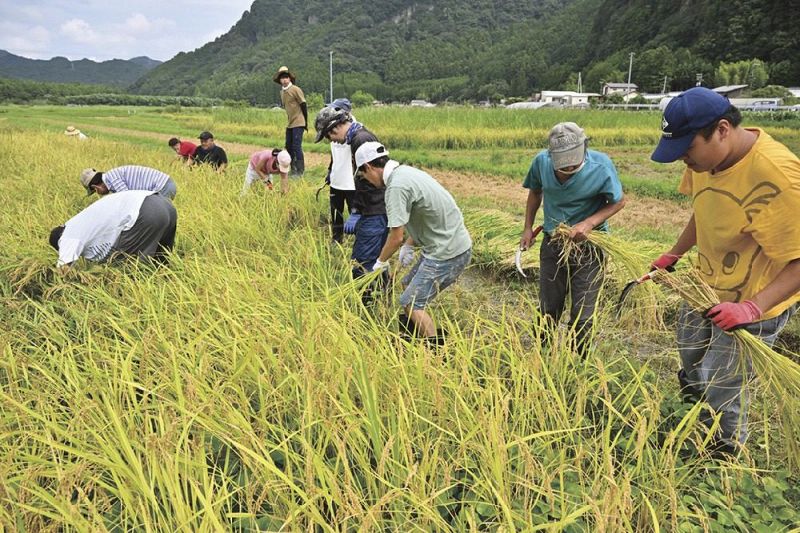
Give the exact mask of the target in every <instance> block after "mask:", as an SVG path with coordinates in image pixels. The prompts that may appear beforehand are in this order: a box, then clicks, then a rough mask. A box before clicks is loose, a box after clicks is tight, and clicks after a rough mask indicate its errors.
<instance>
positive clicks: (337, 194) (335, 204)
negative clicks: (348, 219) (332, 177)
mask: <svg viewBox="0 0 800 533" xmlns="http://www.w3.org/2000/svg"><path fill="white" fill-rule="evenodd" d="M355 196H356V191H343V190H342V189H334V188H333V187H331V193H330V199H331V233H332V234H333V240H334V241H336V242H342V236H343V235H344V204H345V203H347V212H348V213H349V212H350V210H351V209H352V208H353V199H354V198H355Z"/></svg>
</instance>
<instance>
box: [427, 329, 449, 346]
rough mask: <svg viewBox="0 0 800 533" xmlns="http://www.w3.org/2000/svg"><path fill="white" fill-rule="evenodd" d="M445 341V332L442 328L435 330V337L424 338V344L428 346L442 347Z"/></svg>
mask: <svg viewBox="0 0 800 533" xmlns="http://www.w3.org/2000/svg"><path fill="white" fill-rule="evenodd" d="M446 340H447V331H446V330H445V329H444V328H437V329H436V335H433V336H431V337H425V342H427V343H428V346H444V343H445V341H446Z"/></svg>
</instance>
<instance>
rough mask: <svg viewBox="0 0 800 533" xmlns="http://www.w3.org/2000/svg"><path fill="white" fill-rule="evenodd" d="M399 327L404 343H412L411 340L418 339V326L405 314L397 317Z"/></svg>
mask: <svg viewBox="0 0 800 533" xmlns="http://www.w3.org/2000/svg"><path fill="white" fill-rule="evenodd" d="M397 325H398V330H399V331H398V332H399V333H400V338H401V339H403V340H404V341H408V342H411V340H412V339H413V338H414V337H416V335H417V326H416V324H414V322H413V321H412V320H411V317H409V316H408V315H407V314H405V313H400V314H399V315H398V317H397Z"/></svg>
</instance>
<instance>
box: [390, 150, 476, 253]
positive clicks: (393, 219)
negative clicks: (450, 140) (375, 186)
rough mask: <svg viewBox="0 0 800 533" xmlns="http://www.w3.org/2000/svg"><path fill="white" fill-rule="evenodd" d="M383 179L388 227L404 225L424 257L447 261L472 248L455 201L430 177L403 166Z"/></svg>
mask: <svg viewBox="0 0 800 533" xmlns="http://www.w3.org/2000/svg"><path fill="white" fill-rule="evenodd" d="M383 179H384V183H385V184H386V195H385V199H386V216H387V218H388V226H389V227H390V228H397V227H400V226H405V227H406V230H407V231H408V233H409V235H411V237H412V238H413V239H414V243H415V244H418V245H419V246H421V247H422V255H423V256H425V257H426V258H428V259H433V260H435V261H446V260H447V259H452V258H454V257H456V256H457V255H461V254H462V253H464V252H466V251H467V250H469V249H470V248H472V239H471V238H470V236H469V232H468V231H467V227H466V226H465V225H464V217H463V216H462V215H461V210H460V209H459V208H458V206H457V205H456V201H455V200H454V199H453V197H452V195H451V194H450V193H449V192H447V189H445V188H444V187H442V186H441V185H440V184H439V182H438V181H436V180H435V179H433V177H431V176H430V174H428V173H426V172H423V171H421V170H418V169H416V168H413V167H409V166H406V165H400V166H399V167H397V168H396V169H394V171H392V173H391V174H390V175H389V176H384V178H383Z"/></svg>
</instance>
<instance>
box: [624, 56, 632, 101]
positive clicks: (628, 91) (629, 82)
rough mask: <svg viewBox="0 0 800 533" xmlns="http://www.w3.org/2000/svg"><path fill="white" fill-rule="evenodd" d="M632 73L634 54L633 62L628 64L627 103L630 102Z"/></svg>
mask: <svg viewBox="0 0 800 533" xmlns="http://www.w3.org/2000/svg"><path fill="white" fill-rule="evenodd" d="M631 71H633V52H631V60H630V62H629V63H628V86H627V87H625V102H627V101H628V95H629V94H630V92H631Z"/></svg>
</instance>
